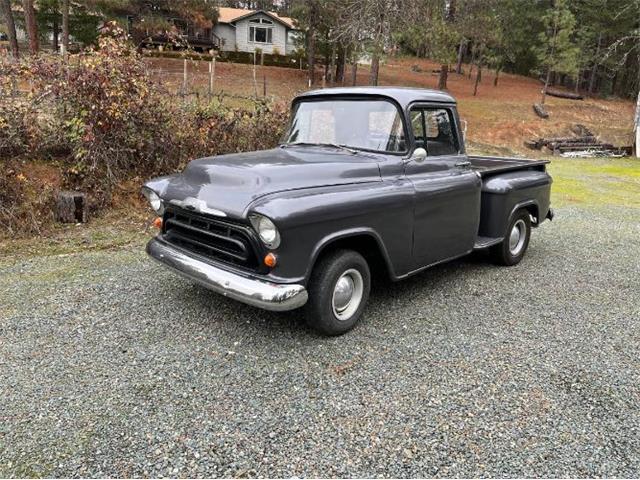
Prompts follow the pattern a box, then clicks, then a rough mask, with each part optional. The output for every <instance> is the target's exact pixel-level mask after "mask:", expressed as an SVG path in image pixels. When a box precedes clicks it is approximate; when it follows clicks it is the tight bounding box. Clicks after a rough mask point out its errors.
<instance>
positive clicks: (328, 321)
mask: <svg viewBox="0 0 640 480" xmlns="http://www.w3.org/2000/svg"><path fill="white" fill-rule="evenodd" d="M308 290H309V301H308V302H307V305H306V317H307V323H308V324H309V326H311V327H312V328H315V329H316V330H318V331H319V332H321V333H323V334H325V335H342V334H343V333H346V332H348V331H349V330H351V329H352V328H353V327H354V326H355V324H356V323H357V322H358V320H359V319H360V317H361V316H362V312H363V310H364V308H365V305H366V303H367V301H368V300H369V292H370V290H371V273H370V270H369V265H368V264H367V261H366V260H365V259H364V257H363V256H362V255H360V254H359V253H358V252H355V251H353V250H337V251H335V252H332V253H330V254H328V255H327V256H325V257H324V258H322V259H321V260H320V261H319V262H318V264H317V265H316V266H315V268H314V270H313V273H312V275H311V279H310V280H309V285H308Z"/></svg>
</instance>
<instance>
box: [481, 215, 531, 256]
mask: <svg viewBox="0 0 640 480" xmlns="http://www.w3.org/2000/svg"><path fill="white" fill-rule="evenodd" d="M530 238H531V217H530V216H529V212H527V211H526V210H520V211H519V212H517V213H516V214H515V215H514V217H513V219H512V220H511V223H509V227H508V228H507V231H506V232H505V237H504V240H503V241H502V242H501V243H499V244H497V245H494V246H493V247H491V255H492V257H493V259H494V260H495V261H496V263H499V264H501V265H507V266H511V265H517V264H518V263H520V260H522V258H523V257H524V254H525V253H526V251H527V247H528V246H529V240H530Z"/></svg>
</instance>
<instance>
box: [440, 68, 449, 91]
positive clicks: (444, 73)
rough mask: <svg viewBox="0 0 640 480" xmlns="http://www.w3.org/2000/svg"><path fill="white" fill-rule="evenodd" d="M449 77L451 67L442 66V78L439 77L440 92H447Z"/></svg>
mask: <svg viewBox="0 0 640 480" xmlns="http://www.w3.org/2000/svg"><path fill="white" fill-rule="evenodd" d="M448 76H449V65H448V64H444V63H443V64H442V65H440V76H439V77H438V90H445V89H446V88H447V77H448Z"/></svg>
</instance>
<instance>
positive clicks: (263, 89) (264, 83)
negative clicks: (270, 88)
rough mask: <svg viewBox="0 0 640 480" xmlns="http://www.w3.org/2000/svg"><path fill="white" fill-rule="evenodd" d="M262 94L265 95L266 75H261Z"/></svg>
mask: <svg viewBox="0 0 640 480" xmlns="http://www.w3.org/2000/svg"><path fill="white" fill-rule="evenodd" d="M262 96H263V97H266V96H267V76H266V75H263V77H262Z"/></svg>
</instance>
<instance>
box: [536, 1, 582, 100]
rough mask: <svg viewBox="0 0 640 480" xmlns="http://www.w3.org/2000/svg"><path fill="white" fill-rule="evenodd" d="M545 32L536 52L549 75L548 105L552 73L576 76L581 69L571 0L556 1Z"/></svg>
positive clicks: (546, 84)
mask: <svg viewBox="0 0 640 480" xmlns="http://www.w3.org/2000/svg"><path fill="white" fill-rule="evenodd" d="M542 22H543V25H544V31H543V32H541V33H540V34H539V36H538V40H539V45H538V46H537V48H536V49H535V51H536V54H537V57H538V62H539V65H540V66H541V67H542V68H543V69H544V71H545V72H546V77H545V82H544V88H543V89H542V98H541V100H540V103H542V104H544V101H545V98H546V95H547V89H548V88H549V81H550V80H551V73H552V72H556V73H565V74H574V73H575V72H576V70H577V57H578V49H577V47H576V46H575V42H574V41H573V34H574V30H575V24H576V19H575V17H574V16H573V13H571V10H569V6H568V3H567V0H554V2H553V5H552V6H551V8H549V10H548V11H547V12H546V13H545V14H544V16H543V17H542Z"/></svg>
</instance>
